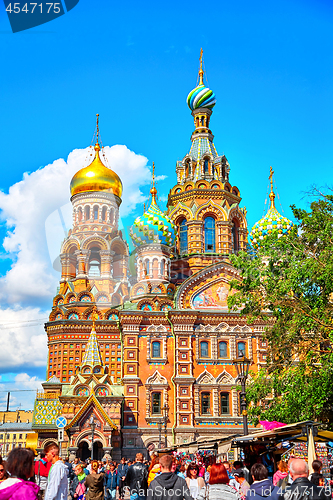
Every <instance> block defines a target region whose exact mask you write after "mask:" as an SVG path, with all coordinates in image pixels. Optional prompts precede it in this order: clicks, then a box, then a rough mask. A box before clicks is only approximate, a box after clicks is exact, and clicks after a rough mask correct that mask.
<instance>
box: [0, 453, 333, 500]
mask: <svg viewBox="0 0 333 500" xmlns="http://www.w3.org/2000/svg"><path fill="white" fill-rule="evenodd" d="M321 468H322V464H321V462H320V461H319V460H315V461H314V462H313V463H312V469H313V471H314V472H313V473H312V474H311V475H310V476H309V467H308V464H307V462H306V461H305V460H302V459H300V458H291V459H289V461H288V463H286V462H283V461H280V462H278V464H277V470H276V472H275V473H274V475H273V477H272V480H271V478H270V477H269V472H268V470H267V468H266V467H265V465H263V464H262V463H255V464H254V465H252V467H251V468H250V470H249V469H248V468H247V467H246V466H245V465H244V463H243V462H241V461H235V462H234V463H233V464H232V466H231V464H230V463H229V462H228V461H224V462H220V463H216V462H215V461H214V460H209V461H206V462H204V463H203V462H202V461H191V460H184V459H179V458H178V459H177V458H176V457H175V456H173V455H167V454H165V455H161V456H157V455H156V456H155V455H154V456H152V458H151V460H150V461H149V462H148V461H147V460H144V457H143V455H142V454H141V453H137V455H136V459H135V461H134V462H131V461H129V460H126V459H125V458H122V460H121V461H120V463H119V464H117V463H116V462H114V461H112V460H110V461H109V460H105V461H103V462H102V461H97V460H92V461H87V462H81V461H80V460H79V459H78V458H76V459H75V460H74V461H73V462H69V461H66V460H63V459H61V458H60V457H59V447H58V446H57V445H56V444H50V445H48V446H46V447H45V449H44V453H41V454H40V456H39V457H38V459H35V454H34V451H33V450H31V449H29V448H14V449H13V450H12V451H11V452H10V453H9V455H8V458H7V460H6V461H3V460H2V459H1V457H0V500H40V499H44V500H69V499H71V500H112V499H116V498H119V499H120V500H123V499H125V498H126V499H128V497H129V498H130V500H250V499H253V500H263V499H272V500H332V491H331V487H330V486H331V485H330V481H328V482H327V480H326V481H325V478H324V476H323V475H322V473H321Z"/></svg>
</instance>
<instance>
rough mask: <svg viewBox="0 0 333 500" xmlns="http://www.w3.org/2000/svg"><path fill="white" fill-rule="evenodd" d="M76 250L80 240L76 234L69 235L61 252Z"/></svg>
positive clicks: (78, 248) (78, 247)
mask: <svg viewBox="0 0 333 500" xmlns="http://www.w3.org/2000/svg"><path fill="white" fill-rule="evenodd" d="M76 250H80V240H79V239H78V238H77V237H76V236H71V237H70V238H69V239H67V240H66V241H65V242H64V244H63V246H62V248H61V253H70V254H72V253H74V252H76Z"/></svg>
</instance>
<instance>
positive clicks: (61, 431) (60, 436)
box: [58, 429, 64, 443]
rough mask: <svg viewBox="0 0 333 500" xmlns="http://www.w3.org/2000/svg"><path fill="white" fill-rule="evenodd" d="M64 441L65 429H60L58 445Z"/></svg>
mask: <svg viewBox="0 0 333 500" xmlns="http://www.w3.org/2000/svg"><path fill="white" fill-rule="evenodd" d="M63 440H64V429H58V443H61V442H62V441H63Z"/></svg>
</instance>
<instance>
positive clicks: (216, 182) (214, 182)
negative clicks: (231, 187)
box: [210, 179, 223, 189]
mask: <svg viewBox="0 0 333 500" xmlns="http://www.w3.org/2000/svg"><path fill="white" fill-rule="evenodd" d="M215 186H217V187H215ZM210 189H223V184H222V182H221V181H219V180H215V179H214V180H213V181H211V182H210Z"/></svg>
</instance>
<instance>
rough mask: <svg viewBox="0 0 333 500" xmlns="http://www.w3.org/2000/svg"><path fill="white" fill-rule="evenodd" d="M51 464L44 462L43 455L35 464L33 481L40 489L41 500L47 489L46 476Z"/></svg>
mask: <svg viewBox="0 0 333 500" xmlns="http://www.w3.org/2000/svg"><path fill="white" fill-rule="evenodd" d="M51 467H52V463H51V462H48V461H47V460H45V453H44V452H42V453H41V454H40V459H39V460H36V462H35V481H36V484H38V486H39V487H40V491H41V493H42V498H44V494H45V490H46V487H47V476H48V475H49V472H50V469H51Z"/></svg>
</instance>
